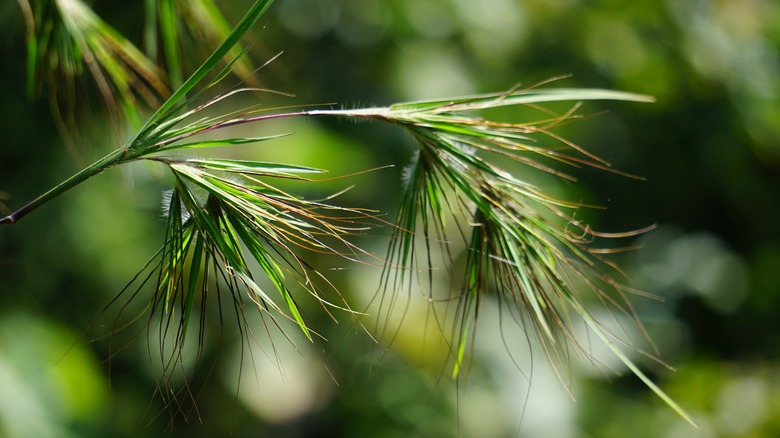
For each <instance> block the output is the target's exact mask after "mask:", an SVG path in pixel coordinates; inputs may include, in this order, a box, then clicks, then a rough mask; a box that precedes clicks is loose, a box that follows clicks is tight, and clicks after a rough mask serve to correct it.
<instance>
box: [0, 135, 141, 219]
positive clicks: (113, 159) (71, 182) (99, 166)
mask: <svg viewBox="0 0 780 438" xmlns="http://www.w3.org/2000/svg"><path fill="white" fill-rule="evenodd" d="M132 159H134V158H133V157H128V156H127V154H126V151H125V150H124V149H117V150H115V151H114V152H111V153H110V154H108V155H106V156H105V157H103V158H101V159H100V160H98V161H96V162H95V163H93V164H92V165H90V166H88V167H86V168H84V169H83V170H81V171H80V172H78V173H76V174H75V175H73V176H71V177H70V178H68V179H66V180H65V181H63V182H61V183H60V184H58V185H57V186H55V187H54V188H52V189H51V190H49V191H48V192H46V193H44V194H42V195H41V196H38V197H37V198H35V199H34V200H32V201H30V202H28V203H27V204H25V205H24V206H23V207H21V208H20V209H18V210H16V211H14V212H13V213H11V214H9V215H8V216H5V217H4V218H2V219H0V224H8V225H11V224H15V223H17V222H19V221H20V220H21V219H22V218H23V217H25V216H27V215H28V214H30V213H31V212H32V211H33V210H35V209H37V208H38V207H40V206H41V205H43V204H45V203H47V202H49V201H51V200H53V199H55V198H56V197H58V196H60V195H61V194H63V193H65V192H67V191H68V190H70V189H72V188H73V187H76V186H77V185H79V184H81V183H83V182H84V181H86V180H88V179H90V178H92V177H93V176H95V175H97V174H99V173H101V172H103V171H104V170H106V169H108V168H110V167H113V166H117V165H119V164H123V163H126V162H128V161H130V160H132Z"/></svg>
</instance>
